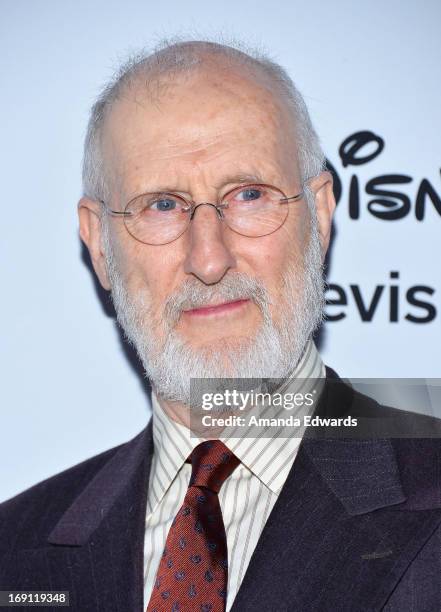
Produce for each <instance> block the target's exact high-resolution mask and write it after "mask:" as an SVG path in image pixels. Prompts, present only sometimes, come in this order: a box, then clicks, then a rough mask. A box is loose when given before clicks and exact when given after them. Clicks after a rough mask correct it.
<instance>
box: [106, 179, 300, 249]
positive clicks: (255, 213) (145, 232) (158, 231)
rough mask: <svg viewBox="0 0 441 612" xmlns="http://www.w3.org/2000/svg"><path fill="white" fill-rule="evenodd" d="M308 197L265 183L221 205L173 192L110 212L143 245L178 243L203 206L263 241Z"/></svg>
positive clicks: (149, 195) (238, 230)
mask: <svg viewBox="0 0 441 612" xmlns="http://www.w3.org/2000/svg"><path fill="white" fill-rule="evenodd" d="M303 197H304V191H303V190H302V191H301V192H300V193H298V194H296V195H293V196H286V195H285V194H284V193H283V191H282V190H281V189H278V188H277V187H274V186H273V185H267V184H264V183H258V184H250V185H240V186H239V187H235V188H234V189H231V190H230V191H228V193H226V194H225V195H223V196H222V198H221V199H220V201H219V202H218V203H217V204H213V203H211V202H201V203H199V204H196V203H195V202H193V201H192V200H188V199H186V198H184V197H183V196H181V195H178V194H176V193H173V192H157V193H144V194H141V195H138V196H136V197H135V198H133V199H132V200H130V201H129V203H128V204H127V205H126V207H125V209H124V210H123V211H118V210H113V209H111V208H109V207H108V206H107V205H106V203H105V202H104V201H102V200H101V203H102V204H103V205H104V208H105V210H106V212H108V213H109V214H111V215H115V216H117V217H122V218H123V219H124V224H125V226H126V229H127V231H128V232H129V234H130V235H131V236H133V238H135V239H136V240H138V241H139V242H143V243H144V244H150V245H157V246H159V245H164V244H169V243H170V242H173V241H174V240H177V239H178V238H179V237H180V236H182V234H183V233H184V232H185V231H186V230H187V228H188V227H189V225H190V222H191V220H192V219H193V217H194V215H195V211H196V209H197V208H198V207H199V206H213V207H214V208H215V209H216V212H217V215H218V218H219V219H220V220H221V221H223V222H224V223H225V224H226V225H227V226H228V227H229V228H230V229H231V230H232V231H233V232H236V233H237V234H241V235H242V236H248V237H249V238H259V237H262V236H267V235H269V234H272V233H273V232H275V231H276V230H278V229H279V228H280V227H281V226H282V225H283V224H284V223H285V221H286V219H287V217H288V210H289V209H288V206H287V204H288V203H289V202H295V201H297V200H300V199H302V198H303Z"/></svg>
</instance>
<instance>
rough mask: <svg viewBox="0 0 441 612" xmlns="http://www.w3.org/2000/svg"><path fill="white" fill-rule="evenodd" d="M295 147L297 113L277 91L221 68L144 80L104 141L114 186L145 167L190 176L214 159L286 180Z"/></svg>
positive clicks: (120, 104) (108, 124) (115, 115)
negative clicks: (263, 166)
mask: <svg viewBox="0 0 441 612" xmlns="http://www.w3.org/2000/svg"><path fill="white" fill-rule="evenodd" d="M295 142H296V135H295V124H294V120H293V112H292V110H291V108H290V107H289V105H288V103H287V101H286V100H285V99H284V98H283V97H282V95H281V92H280V90H278V88H277V86H276V85H275V84H274V83H273V82H271V80H270V79H269V78H268V77H267V76H266V75H262V74H259V73H252V72H251V73H250V72H249V71H247V70H246V69H245V68H244V67H234V69H233V68H232V67H231V66H228V65H222V64H220V65H219V64H208V65H204V66H203V67H199V68H198V69H195V70H192V71H188V72H186V73H184V74H178V75H174V76H173V75H172V76H170V75H169V76H162V77H161V78H158V79H150V80H149V81H148V82H146V80H145V79H144V80H143V79H142V78H139V80H138V82H136V83H134V84H132V86H131V87H129V88H127V89H126V90H125V91H123V92H122V93H121V94H120V96H119V98H118V99H117V100H116V101H115V102H114V103H113V105H112V107H111V109H110V111H109V112H108V114H107V116H106V118H105V122H104V126H103V131H102V134H101V143H102V145H101V146H102V155H103V161H104V167H105V169H107V173H108V174H109V175H110V178H111V180H112V182H113V183H115V182H118V183H120V182H121V181H123V182H124V180H125V179H126V178H127V177H129V178H130V176H132V175H133V174H136V173H137V172H139V171H140V170H141V169H142V168H143V167H144V168H145V167H148V168H149V169H150V170H151V171H152V172H153V173H155V172H156V171H159V172H160V171H161V169H162V168H164V171H167V169H168V170H170V171H171V170H172V168H173V169H176V168H177V167H178V166H179V164H181V169H182V170H185V165H186V164H187V165H190V166H191V167H194V165H195V164H198V163H200V164H202V165H203V164H204V163H206V164H210V163H212V162H213V161H214V162H215V158H216V155H219V156H223V159H226V158H227V157H228V158H229V160H230V163H231V164H234V163H235V161H234V159H235V157H236V158H237V161H238V162H239V161H240V162H241V163H244V162H245V159H244V158H247V157H248V158H250V163H253V164H257V163H259V157H260V161H261V162H262V163H267V164H269V165H271V164H273V165H278V166H280V167H281V168H282V170H281V172H283V167H284V165H285V164H286V165H287V166H288V164H289V166H290V167H292V166H293V160H294V159H295V158H296V147H295ZM212 165H213V163H212ZM245 166H246V164H245ZM245 166H244V170H245V169H246V168H245ZM115 186H116V185H114V187H115Z"/></svg>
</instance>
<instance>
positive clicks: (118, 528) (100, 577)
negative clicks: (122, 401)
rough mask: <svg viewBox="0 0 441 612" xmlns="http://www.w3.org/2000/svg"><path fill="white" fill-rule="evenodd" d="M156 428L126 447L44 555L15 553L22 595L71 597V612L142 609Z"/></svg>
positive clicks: (61, 524)
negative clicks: (62, 593) (49, 591)
mask: <svg viewBox="0 0 441 612" xmlns="http://www.w3.org/2000/svg"><path fill="white" fill-rule="evenodd" d="M152 454H153V439H152V424H151V421H150V423H149V425H148V426H147V427H146V428H145V429H144V430H143V431H142V432H141V433H140V434H139V435H138V436H136V438H134V439H133V440H131V441H130V442H128V443H127V444H125V445H123V446H122V447H121V448H120V449H119V450H118V451H116V453H115V454H114V455H113V456H112V457H111V458H110V459H109V461H107V463H106V464H105V465H104V466H103V467H102V468H101V470H100V471H99V472H98V473H97V474H96V475H95V477H94V478H93V479H92V480H91V482H90V483H89V484H88V485H87V486H86V488H85V489H84V490H83V492H82V493H81V494H80V495H79V496H78V497H77V498H76V499H75V501H74V502H73V503H72V505H71V506H70V507H69V508H68V509H67V510H66V512H65V513H64V514H63V516H62V517H61V518H60V519H59V521H58V522H57V524H56V525H55V526H54V528H53V529H52V531H51V532H50V534H49V535H48V538H47V542H48V544H47V547H44V548H39V549H34V550H24V551H20V552H19V553H18V565H19V568H20V584H22V585H23V588H27V589H30V588H59V589H62V588H63V589H65V590H68V591H70V598H71V608H72V609H74V610H81V611H82V612H83V611H84V612H89V611H90V612H92V611H93V612H97V611H98V610H106V612H111V611H116V610H119V611H121V610H124V611H126V610H134V611H135V610H136V611H138V610H139V611H141V610H142V608H143V544H144V526H145V512H146V500H147V487H148V479H149V473H150V465H151V458H152Z"/></svg>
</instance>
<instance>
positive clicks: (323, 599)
mask: <svg viewBox="0 0 441 612" xmlns="http://www.w3.org/2000/svg"><path fill="white" fill-rule="evenodd" d="M331 387H332V388H331V389H327V390H326V392H325V394H324V400H323V402H324V404H322V405H321V406H320V413H321V414H323V413H325V414H328V415H331V414H335V412H336V411H337V412H339V413H340V412H345V411H346V409H347V403H348V402H349V403H351V404H352V403H353V401H354V396H353V393H352V392H351V391H350V390H348V388H347V387H346V386H345V385H342V386H341V388H339V386H338V385H331ZM355 401H356V399H355ZM335 402H338V405H337V406H336V408H335V409H334V408H333V404H334V403H335ZM392 442H393V443H392ZM403 444H404V446H403ZM403 444H401V441H398V440H394V441H390V440H379V439H372V440H356V439H355V440H349V439H346V440H342V439H334V440H331V439H329V438H328V439H313V438H305V439H304V440H303V442H302V444H301V447H300V449H299V452H298V455H297V457H296V460H295V461H294V464H293V466H292V468H291V471H290V473H289V476H288V478H287V481H286V482H285V485H284V486H283V488H282V491H281V493H280V495H279V498H278V500H277V502H276V504H275V505H274V508H273V511H272V513H271V515H270V517H269V519H268V521H267V523H266V525H265V527H264V529H263V532H262V535H261V537H260V539H259V542H258V544H257V547H256V549H255V551H254V554H253V556H252V558H251V561H250V564H249V566H248V569H247V572H246V574H245V576H244V579H243V581H242V585H241V587H240V589H239V591H238V593H237V595H236V598H235V601H234V603H233V607H232V610H231V612H247V611H248V610H249V611H251V610H256V609H261V610H268V611H270V610H277V611H284V610H302V611H304V612H307V611H309V610H339V612H344V611H346V610H347V611H349V610H351V611H352V610H366V611H374V610H380V609H381V608H382V607H383V606H384V604H385V602H386V601H387V599H388V597H389V596H390V594H391V592H392V590H393V589H394V587H395V586H396V584H397V583H398V581H399V580H400V578H401V577H402V575H403V573H404V572H405V571H406V569H407V567H408V566H409V564H410V563H411V561H412V560H413V559H414V558H415V556H416V555H417V553H418V551H419V550H420V549H421V548H422V546H423V545H424V544H425V542H426V541H427V540H428V539H429V538H430V536H431V535H432V533H433V532H434V530H435V529H436V528H437V527H438V526H439V524H440V523H441V510H440V508H439V505H440V504H439V500H440V499H441V498H440V495H439V490H438V494H437V495H436V494H435V492H433V491H432V492H431V495H428V497H427V499H428V501H427V503H426V504H425V505H423V506H422V505H421V503H420V504H419V505H415V504H416V502H415V501H412V500H415V499H418V494H417V493H416V492H415V488H414V485H415V482H414V479H412V478H409V476H408V474H407V473H406V470H404V469H403V470H402V469H401V468H402V466H403V465H404V464H401V465H400V462H399V460H398V459H399V458H400V455H405V456H406V457H405V458H406V461H408V457H409V453H408V451H407V450H406V448H405V446H406V445H411V444H412V441H404V443H403ZM427 444H429V445H433V444H434V443H433V441H428V442H427ZM438 446H439V445H438ZM399 449H401V451H400V450H399ZM418 450H420V449H418ZM427 450H428V449H426V451H427ZM432 451H433V447H432ZM426 456H427V457H430V456H431V457H432V458H433V456H434V455H433V452H426ZM407 467H408V463H407ZM423 467H424V466H423ZM402 471H403V473H401V472H402ZM411 471H413V470H411ZM433 482H434V481H433V480H432V487H433ZM436 485H437V486H438V487H439V483H438V482H436ZM435 500H438V503H435ZM414 508H416V509H418V510H419V511H418V512H414V511H409V510H413V509H414Z"/></svg>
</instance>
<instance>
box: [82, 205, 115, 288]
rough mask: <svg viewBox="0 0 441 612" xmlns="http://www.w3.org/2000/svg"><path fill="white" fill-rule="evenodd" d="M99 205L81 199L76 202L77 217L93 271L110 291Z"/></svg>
mask: <svg viewBox="0 0 441 612" xmlns="http://www.w3.org/2000/svg"><path fill="white" fill-rule="evenodd" d="M100 216H101V204H100V203H99V202H97V201H95V200H91V199H90V198H86V197H83V198H81V200H80V201H79V202H78V217H79V221H80V236H81V240H82V241H83V242H84V244H85V245H86V246H87V248H88V249H89V254H90V259H91V260H92V264H93V269H94V270H95V272H96V275H97V276H98V278H99V281H100V283H101V285H102V287H103V288H104V289H106V291H109V290H110V283H109V277H108V275H107V266H106V259H105V256H104V251H103V249H102V246H101V221H100Z"/></svg>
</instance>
